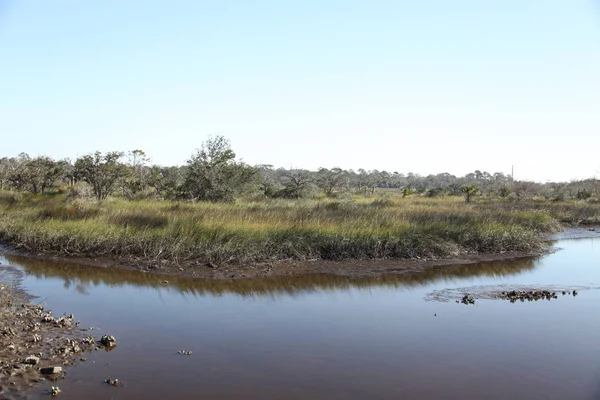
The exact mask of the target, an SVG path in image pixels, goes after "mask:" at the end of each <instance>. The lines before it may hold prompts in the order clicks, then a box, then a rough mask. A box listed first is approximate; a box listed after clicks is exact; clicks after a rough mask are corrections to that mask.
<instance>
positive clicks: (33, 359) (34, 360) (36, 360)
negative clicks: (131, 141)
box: [25, 356, 40, 365]
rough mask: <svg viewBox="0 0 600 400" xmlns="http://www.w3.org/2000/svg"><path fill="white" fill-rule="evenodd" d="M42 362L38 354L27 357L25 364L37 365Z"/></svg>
mask: <svg viewBox="0 0 600 400" xmlns="http://www.w3.org/2000/svg"><path fill="white" fill-rule="evenodd" d="M39 362H40V358H39V357H36V356H29V357H27V358H26V359H25V364H29V365H37V364H38V363H39Z"/></svg>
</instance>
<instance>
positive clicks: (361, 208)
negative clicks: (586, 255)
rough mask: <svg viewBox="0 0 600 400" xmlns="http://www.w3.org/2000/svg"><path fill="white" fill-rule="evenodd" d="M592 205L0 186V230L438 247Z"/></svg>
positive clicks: (400, 253) (166, 254)
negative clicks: (206, 196) (17, 190)
mask: <svg viewBox="0 0 600 400" xmlns="http://www.w3.org/2000/svg"><path fill="white" fill-rule="evenodd" d="M599 210H600V205H597V204H588V203H585V202H583V203H580V202H571V203H555V202H531V201H528V202H525V201H521V202H509V201H500V200H493V201H491V200H490V201H485V200H484V201H478V202H473V203H470V204H466V203H465V202H464V201H463V200H462V199H460V198H432V199H428V198H404V199H403V198H401V197H400V196H396V197H395V196H389V195H387V194H386V195H385V196H384V197H373V198H364V197H358V196H354V197H352V198H345V199H342V200H335V199H333V200H331V199H315V200H282V199H277V200H264V201H241V202H238V203H235V204H213V203H174V202H159V201H135V202H132V201H125V200H120V199H110V200H107V201H104V202H102V203H96V202H72V201H69V200H68V199H67V197H66V195H55V196H28V195H19V196H12V195H11V194H7V193H2V194H0V213H1V214H0V240H1V241H3V242H6V243H9V244H11V245H13V246H15V247H18V248H22V249H29V250H32V251H39V252H53V253H59V254H66V255H90V256H126V257H127V256H132V257H142V258H146V259H162V258H166V259H171V260H175V261H179V260H180V261H185V260H200V261H210V262H213V263H231V264H245V263H255V262H263V261H272V260H281V259H290V258H291V259H298V260H306V259H329V260H343V259H385V258H413V257H424V258H429V257H446V256H451V255H458V254H460V253H464V252H478V253H498V252H503V251H525V252H527V251H537V250H540V249H541V248H542V247H543V246H544V243H543V241H542V239H541V238H542V234H545V233H549V232H555V231H558V230H560V229H561V225H560V222H577V221H582V220H584V219H585V220H586V221H593V220H594V219H595V220H596V221H597V220H598V216H599Z"/></svg>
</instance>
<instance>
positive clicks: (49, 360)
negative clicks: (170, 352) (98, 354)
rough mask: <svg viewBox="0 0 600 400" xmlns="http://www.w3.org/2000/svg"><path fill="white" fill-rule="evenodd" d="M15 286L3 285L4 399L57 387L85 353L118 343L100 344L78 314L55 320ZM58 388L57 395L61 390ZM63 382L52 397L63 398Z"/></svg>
mask: <svg viewBox="0 0 600 400" xmlns="http://www.w3.org/2000/svg"><path fill="white" fill-rule="evenodd" d="M31 300H32V299H31V297H30V296H28V295H27V294H26V293H24V292H23V291H22V290H20V289H19V288H18V286H15V285H14V284H12V283H10V284H9V283H2V282H1V281H0V398H2V399H4V398H7V399H10V398H16V397H18V396H20V395H22V394H23V391H25V390H27V389H29V388H32V387H34V386H36V385H38V384H40V383H41V382H46V381H50V382H58V381H60V380H61V379H64V378H65V376H66V374H67V373H68V372H67V371H66V370H65V369H68V367H70V366H74V365H76V364H77V363H80V362H84V361H85V360H86V358H85V356H86V354H89V353H90V352H92V351H94V350H98V349H101V348H104V349H107V350H110V349H111V348H112V347H114V346H115V345H116V342H115V341H114V338H112V337H109V338H110V339H111V340H107V339H106V338H105V337H102V338H100V339H96V338H94V337H93V336H91V335H90V332H89V331H88V329H83V328H80V327H79V323H78V322H77V321H76V320H75V317H74V316H73V315H63V316H53V315H52V312H51V311H50V310H46V309H44V307H43V306H42V305H39V304H34V303H33V302H32V301H31ZM56 389H58V390H56ZM58 393H60V389H59V388H58V383H56V384H54V383H53V387H52V388H51V389H50V391H49V394H50V395H54V396H56V395H58Z"/></svg>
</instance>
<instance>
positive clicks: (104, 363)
mask: <svg viewBox="0 0 600 400" xmlns="http://www.w3.org/2000/svg"><path fill="white" fill-rule="evenodd" d="M555 246H556V247H557V248H558V249H559V250H558V251H556V252H554V253H552V254H549V255H546V256H543V257H539V258H531V259H520V260H513V261H504V262H489V263H480V264H468V265H455V266H449V267H444V268H438V269H432V270H430V271H427V272H424V273H418V274H407V275H399V276H393V277H389V278H371V279H350V278H347V277H338V276H327V275H312V276H305V277H299V278H290V277H279V278H267V279H257V280H240V281H206V280H192V279H183V278H174V277H160V276H156V275H151V274H144V273H139V272H133V271H123V270H112V269H105V268H98V267H96V268H93V267H83V266H74V265H67V264H65V263H60V262H53V261H41V260H36V259H28V258H24V257H19V256H9V255H5V256H0V263H2V264H11V265H13V266H16V267H17V268H18V269H19V270H21V271H22V272H23V277H22V282H21V283H22V286H23V288H24V289H25V290H26V291H28V292H29V293H31V294H33V295H35V296H37V299H35V300H34V301H36V302H43V304H45V305H46V306H47V307H48V308H50V309H52V310H53V312H54V314H55V315H59V314H62V313H63V312H67V313H73V314H75V317H76V319H77V320H79V321H81V326H82V327H88V326H90V325H92V326H95V327H98V328H99V329H98V330H97V331H96V330H94V331H92V332H91V333H92V334H94V335H95V336H99V335H102V334H110V335H114V336H115V337H116V338H117V341H118V345H117V347H116V348H115V349H114V350H112V351H110V352H105V351H97V352H94V353H92V354H89V355H87V356H86V357H87V361H86V362H83V363H81V364H79V365H77V366H76V367H70V368H68V369H67V372H68V375H67V378H66V379H65V380H62V381H60V382H59V383H58V384H59V385H60V388H61V390H62V393H61V394H60V399H86V400H92V399H170V398H177V399H261V400H265V399H400V398H402V399H461V400H464V399H486V400H492V399H503V400H505V399H508V398H513V399H545V400H549V399H561V400H562V399H590V400H592V399H594V400H598V399H600V290H598V287H600V263H599V261H600V238H595V239H593V238H586V239H570V240H560V241H558V242H556V243H555ZM165 279H166V280H168V283H165V282H163V281H164V280H165ZM525 287H533V288H536V287H537V288H550V289H553V290H558V291H559V297H558V299H552V300H550V301H547V300H541V301H536V302H524V303H522V302H520V301H518V302H516V303H514V304H512V303H510V302H508V301H505V300H500V299H479V298H478V299H477V300H476V303H475V305H464V304H460V303H456V302H455V300H456V299H459V298H460V295H461V294H462V293H474V294H475V295H477V294H478V293H485V292H486V291H487V290H492V289H493V290H498V289H499V288H505V289H509V290H510V289H511V288H525ZM574 288H577V289H578V292H579V294H578V296H576V297H575V296H573V295H569V294H567V295H565V296H563V295H560V291H561V290H562V289H565V290H569V291H570V290H573V289H574ZM180 350H185V351H191V352H192V354H191V355H182V354H178V352H179V351H180ZM109 376H110V377H112V378H113V379H115V378H118V379H119V380H120V381H121V382H122V385H121V386H120V387H112V386H109V385H107V384H106V383H104V380H105V379H106V378H107V377H109ZM50 386H51V384H50V383H43V384H41V385H40V386H38V387H36V388H34V389H32V390H31V391H30V392H28V393H26V394H24V397H25V398H32V399H35V398H47V397H48V395H47V393H48V389H49V387H50Z"/></svg>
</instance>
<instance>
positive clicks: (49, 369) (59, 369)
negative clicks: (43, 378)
mask: <svg viewBox="0 0 600 400" xmlns="http://www.w3.org/2000/svg"><path fill="white" fill-rule="evenodd" d="M40 372H41V373H42V374H44V375H53V374H60V373H61V372H62V367H47V368H41V369H40Z"/></svg>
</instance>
